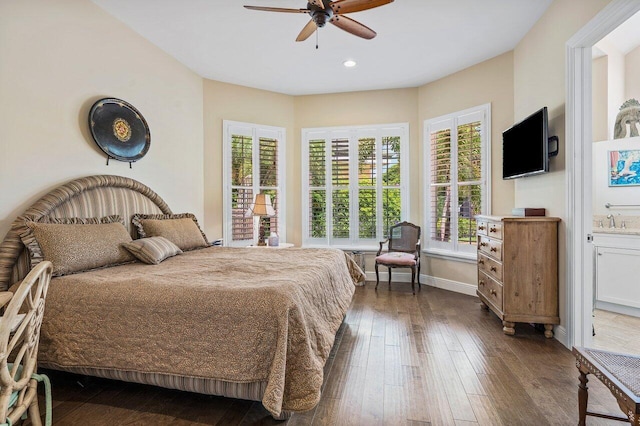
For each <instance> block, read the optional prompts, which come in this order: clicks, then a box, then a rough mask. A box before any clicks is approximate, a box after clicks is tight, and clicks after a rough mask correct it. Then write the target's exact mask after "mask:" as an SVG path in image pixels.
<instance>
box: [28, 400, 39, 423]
mask: <svg viewBox="0 0 640 426" xmlns="http://www.w3.org/2000/svg"><path fill="white" fill-rule="evenodd" d="M28 412H29V420H31V424H32V425H33V426H42V420H41V419H40V408H39V407H38V397H37V396H35V397H34V398H33V401H31V404H29V409H28Z"/></svg>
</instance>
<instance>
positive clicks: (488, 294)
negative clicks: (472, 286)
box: [478, 272, 502, 312]
mask: <svg viewBox="0 0 640 426" xmlns="http://www.w3.org/2000/svg"><path fill="white" fill-rule="evenodd" d="M478 292H479V293H480V294H482V295H483V296H484V297H485V299H487V301H489V302H490V303H491V304H492V305H494V306H495V307H496V308H498V309H499V310H500V311H501V312H502V284H500V283H499V282H497V281H496V280H494V279H493V278H491V277H489V276H488V275H487V274H485V273H484V272H478Z"/></svg>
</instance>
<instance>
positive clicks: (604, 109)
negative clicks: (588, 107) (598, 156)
mask: <svg viewBox="0 0 640 426" xmlns="http://www.w3.org/2000/svg"><path fill="white" fill-rule="evenodd" d="M608 63H609V60H608V57H607V56H606V55H605V56H601V57H599V58H597V59H594V60H593V62H592V64H591V76H592V84H591V101H592V105H593V111H592V113H593V114H592V116H593V128H592V132H593V140H594V142H597V141H604V140H607V139H609V136H608V135H609V130H608V123H609V118H608V114H609V103H608V101H607V100H608V98H609V95H608V84H607V81H608V75H609V73H608V72H607V68H608Z"/></svg>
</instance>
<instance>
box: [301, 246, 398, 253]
mask: <svg viewBox="0 0 640 426" xmlns="http://www.w3.org/2000/svg"><path fill="white" fill-rule="evenodd" d="M302 247H304V248H336V249H340V250H344V251H364V252H375V253H377V252H378V249H379V248H380V247H379V246H377V245H376V246H371V245H356V246H349V245H340V244H336V245H331V246H328V245H326V244H325V245H323V244H303V245H302ZM385 247H386V246H385Z"/></svg>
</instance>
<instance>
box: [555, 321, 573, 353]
mask: <svg viewBox="0 0 640 426" xmlns="http://www.w3.org/2000/svg"><path fill="white" fill-rule="evenodd" d="M553 337H555V339H556V340H557V341H559V342H560V343H562V344H563V345H564V346H566V347H567V348H569V349H571V346H569V337H568V336H567V329H566V328H565V327H564V326H562V325H556V326H555V328H554V330H553Z"/></svg>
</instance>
